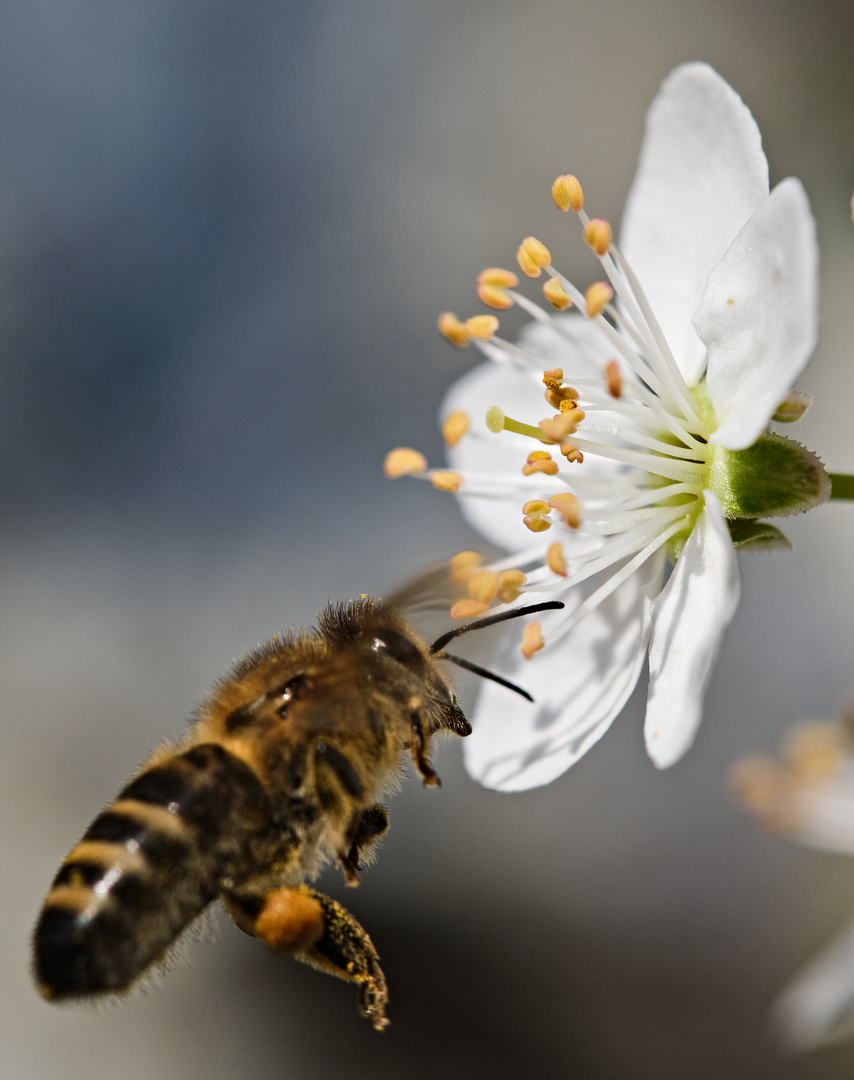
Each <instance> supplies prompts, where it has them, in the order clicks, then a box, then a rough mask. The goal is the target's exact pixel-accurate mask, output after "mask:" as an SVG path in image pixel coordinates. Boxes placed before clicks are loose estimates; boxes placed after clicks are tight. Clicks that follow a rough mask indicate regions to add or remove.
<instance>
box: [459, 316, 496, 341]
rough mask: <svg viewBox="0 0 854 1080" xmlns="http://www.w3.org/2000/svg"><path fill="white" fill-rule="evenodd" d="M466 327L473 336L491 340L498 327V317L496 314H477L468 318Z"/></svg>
mask: <svg viewBox="0 0 854 1080" xmlns="http://www.w3.org/2000/svg"><path fill="white" fill-rule="evenodd" d="M466 329H467V330H468V332H469V333H470V334H471V336H472V337H476V338H479V339H480V340H481V341H489V339H490V338H491V337H492V335H493V334H494V333H495V331H496V330H497V329H498V319H496V318H495V316H494V315H475V316H473V317H472V318H471V319H466Z"/></svg>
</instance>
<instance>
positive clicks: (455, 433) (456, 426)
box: [442, 411, 471, 446]
mask: <svg viewBox="0 0 854 1080" xmlns="http://www.w3.org/2000/svg"><path fill="white" fill-rule="evenodd" d="M470 427H471V421H470V420H469V418H468V414H467V413H464V412H462V411H457V412H452V413H449V414H448V415H447V416H446V417H445V419H444V420H443V421H442V437H443V438H444V440H445V445H446V446H456V445H457V443H458V442H459V441H460V439H461V438H462V437H463V435H465V433H466V432H467V431H468V429H469V428H470Z"/></svg>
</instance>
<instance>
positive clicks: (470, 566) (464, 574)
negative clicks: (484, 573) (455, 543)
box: [448, 551, 483, 585]
mask: <svg viewBox="0 0 854 1080" xmlns="http://www.w3.org/2000/svg"><path fill="white" fill-rule="evenodd" d="M482 562H483V559H482V558H481V556H480V554H479V553H478V552H477V551H458V552H457V554H456V555H454V557H453V558H452V559H451V560H450V562H449V563H448V569H449V571H450V574H451V581H453V583H454V584H455V585H465V583H466V582H467V581H468V579H469V578H470V577H471V576H472V574H473V573H474V572H475V570H477V568H478V567H479V566H480V564H481V563H482Z"/></svg>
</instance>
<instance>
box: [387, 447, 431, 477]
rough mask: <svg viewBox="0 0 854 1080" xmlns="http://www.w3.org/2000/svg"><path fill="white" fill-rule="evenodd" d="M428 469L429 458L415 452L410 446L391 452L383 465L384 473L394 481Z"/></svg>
mask: <svg viewBox="0 0 854 1080" xmlns="http://www.w3.org/2000/svg"><path fill="white" fill-rule="evenodd" d="M426 469H427V458H425V457H424V455H423V454H422V453H420V452H419V451H418V450H413V449H412V448H411V447H409V446H398V447H397V448H396V449H394V450H389V452H388V453H387V454H386V456H385V462H384V464H383V472H384V473H385V475H386V476H388V477H390V478H391V479H392V480H394V479H395V478H396V477H398V476H410V475H411V474H412V473H422V472H424V471H425V470H426Z"/></svg>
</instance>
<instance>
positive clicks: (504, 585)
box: [498, 570, 528, 604]
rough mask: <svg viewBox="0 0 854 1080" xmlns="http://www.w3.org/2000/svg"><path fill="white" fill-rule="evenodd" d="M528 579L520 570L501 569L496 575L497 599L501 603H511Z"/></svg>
mask: <svg viewBox="0 0 854 1080" xmlns="http://www.w3.org/2000/svg"><path fill="white" fill-rule="evenodd" d="M527 580H528V579H527V578H526V577H525V575H524V574H523V573H522V571H521V570H502V571H501V573H500V574H499V575H498V599H499V600H500V601H501V603H502V604H512V602H513V601H514V600H515V599H516V598H517V597H518V596H519V593H520V592H521V591H522V586H523V585H524V584H525V582H526V581H527Z"/></svg>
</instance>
